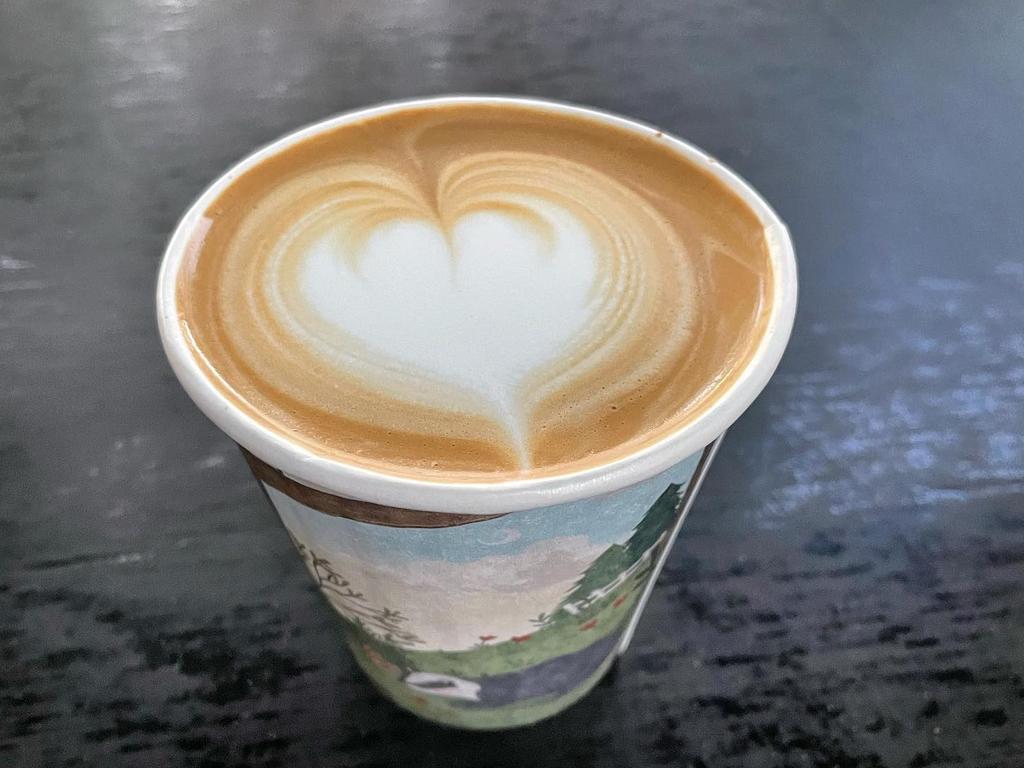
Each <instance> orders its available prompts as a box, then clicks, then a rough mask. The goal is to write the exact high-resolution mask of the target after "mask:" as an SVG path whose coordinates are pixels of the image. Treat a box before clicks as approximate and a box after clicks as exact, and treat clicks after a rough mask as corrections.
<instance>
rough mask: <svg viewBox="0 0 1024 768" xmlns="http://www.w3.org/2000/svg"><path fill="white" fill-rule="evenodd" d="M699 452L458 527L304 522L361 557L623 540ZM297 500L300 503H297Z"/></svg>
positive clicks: (309, 518)
mask: <svg viewBox="0 0 1024 768" xmlns="http://www.w3.org/2000/svg"><path fill="white" fill-rule="evenodd" d="M699 459H700V454H695V455H694V456H691V457H689V458H688V459H686V460H684V461H682V462H680V463H679V464H676V465H675V466H673V467H671V468H670V469H668V470H666V471H665V472H662V473H661V474H659V475H656V476H654V477H652V478H651V479H649V480H646V481H644V482H642V483H637V484H636V485H633V486H630V487H629V488H626V489H624V490H621V491H617V492H615V493H612V494H609V495H607V496H602V497H598V498H591V499H583V500H581V501H575V502H570V503H568V504H560V505H556V506H553V507H545V508H542V509H531V510H527V511H525V512H513V513H511V514H509V515H505V516H504V517H501V518H498V519H496V520H486V521H484V522H480V523H471V524H469V525H463V526H458V527H455V528H388V527H384V526H378V525H369V524H367V523H359V522H355V521H353V520H346V519H344V518H339V517H330V516H327V515H324V514H321V513H319V512H314V511H312V510H304V512H305V514H303V515H302V517H303V521H302V522H303V524H304V526H305V527H306V530H307V531H308V533H309V534H310V535H311V539H312V540H313V541H317V542H319V543H320V545H321V546H324V548H325V549H326V550H327V551H341V552H346V553H349V554H351V555H353V556H355V557H359V558H361V559H374V558H375V557H380V558H382V559H384V560H387V561H391V562H393V561H395V560H398V559H404V560H444V561H447V562H469V561H472V560H478V559H480V558H483V557H490V556H494V555H512V554H515V553H517V552H521V551H522V550H524V549H526V548H527V547H529V546H530V545H532V544H535V543H537V542H539V541H547V540H550V539H553V538H557V537H561V536H586V537H587V538H588V539H590V541H591V542H593V543H595V544H598V545H602V544H611V543H612V542H615V541H622V540H623V539H625V538H626V537H627V536H628V535H629V532H630V531H632V529H633V526H635V525H636V524H637V522H638V521H639V520H640V518H641V517H643V515H644V513H646V512H647V510H648V509H649V508H650V506H651V504H653V503H654V501H655V500H656V499H657V498H658V497H659V496H660V495H661V494H662V493H663V492H664V490H665V489H666V488H667V487H668V485H669V484H670V483H679V484H681V485H682V484H685V483H687V482H689V480H690V478H691V477H692V475H693V471H694V469H695V468H696V466H697V461H698V460H699ZM296 506H298V505H296Z"/></svg>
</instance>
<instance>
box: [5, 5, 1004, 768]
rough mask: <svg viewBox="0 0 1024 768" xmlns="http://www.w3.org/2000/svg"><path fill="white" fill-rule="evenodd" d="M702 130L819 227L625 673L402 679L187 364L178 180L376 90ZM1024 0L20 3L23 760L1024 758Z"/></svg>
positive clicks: (8, 723) (527, 762)
mask: <svg viewBox="0 0 1024 768" xmlns="http://www.w3.org/2000/svg"><path fill="white" fill-rule="evenodd" d="M444 92H484V93H489V92H490V93H493V92H499V93H520V94H533V95H539V96H546V97H552V98H557V99H564V100H570V101H576V102H581V103H586V104H591V105H595V106H597V107H601V108H604V109H608V110H613V111H616V112H621V113H624V114H627V115H632V116H635V117H638V118H640V119H643V120H645V121H648V122H651V123H654V124H656V125H658V126H660V127H662V128H664V129H665V130H667V131H671V132H673V133H677V134H679V135H681V136H683V137H685V138H687V139H689V140H691V141H692V142H694V143H696V144H698V145H699V146H701V147H703V148H705V149H707V150H708V151H710V152H711V153H713V154H714V155H716V156H718V157H719V158H720V159H721V160H722V161H723V162H725V163H727V164H729V165H731V166H732V167H733V168H735V169H736V170H737V171H738V172H740V173H741V174H742V175H743V176H745V177H746V178H748V179H749V180H750V181H751V182H752V183H753V184H754V185H755V186H756V187H757V188H758V189H759V190H760V191H761V192H763V193H764V195H765V196H766V197H767V198H768V199H769V200H770V201H771V202H772V203H773V205H774V206H775V207H776V208H777V209H778V211H779V213H780V214H781V216H782V218H783V219H785V220H786V221H787V223H788V224H789V226H790V228H791V230H792V234H793V238H794V241H795V243H796V248H797V253H798V258H799V262H800V272H801V279H802V284H801V299H800V309H799V313H798V317H797V324H796V328H795V331H794V334H793V339H792V343H791V345H790V348H789V351H788V352H787V354H786V357H785V359H784V360H783V362H782V365H781V367H780V369H779V371H778V374H777V375H776V376H775V378H774V379H773V380H772V382H771V384H770V385H769V386H768V388H767V389H766V390H765V392H764V394H763V395H762V396H761V397H760V398H759V399H758V401H757V402H756V403H755V405H754V406H753V407H752V408H751V409H750V411H749V412H748V413H747V414H746V415H745V416H743V418H742V419H741V420H740V421H739V422H738V423H737V424H736V425H735V427H734V428H733V429H732V430H731V432H730V434H729V436H728V439H727V440H726V442H725V444H724V447H723V448H722V450H721V452H720V454H719V456H718V458H717V460H716V462H715V464H714V466H713V467H712V468H711V472H710V475H709V477H708V479H707V482H706V484H705V487H704V490H703V492H702V494H701V496H700V497H699V498H698V500H697V502H696V505H695V507H694V509H693V512H692V514H691V516H690V517H689V519H688V520H687V522H686V525H685V526H684V529H683V534H682V537H681V539H680V541H679V543H678V545H677V546H676V547H675V549H674V551H673V552H672V555H671V558H670V560H669V562H668V565H667V567H666V569H665V571H664V573H663V574H662V576H661V579H660V582H659V584H658V586H657V589H656V591H655V593H654V596H653V598H652V601H651V604H650V606H649V607H648V609H647V612H646V615H645V616H644V619H643V621H642V623H641V625H640V628H639V631H638V634H637V636H636V640H635V642H634V644H633V646H632V648H631V650H630V652H629V653H628V655H626V656H625V657H624V658H623V659H622V661H621V663H620V665H619V667H618V669H617V671H616V673H615V674H613V675H612V676H611V677H609V678H607V679H606V680H605V681H603V682H602V684H601V686H600V687H599V688H598V689H597V690H596V691H595V692H594V693H593V694H592V695H590V696H589V697H588V698H586V699H585V700H584V701H583V702H581V703H580V704H578V705H577V706H575V707H573V708H571V709H570V710H568V711H567V712H565V713H563V714H562V715H559V716H557V717H555V718H554V719H551V720H549V721H546V722H543V723H541V724H539V725H536V726H534V727H530V728H525V729H521V730H518V731H512V732H506V733H463V732H458V731H452V730H446V729H442V728H439V727H436V726H433V725H430V724H428V723H424V722H421V721H419V720H417V719H416V718H414V717H412V716H411V715H408V714H406V713H404V712H402V711H399V710H398V709H396V708H394V707H393V706H392V705H390V704H388V703H387V702H386V701H384V700H383V699H382V698H381V697H380V696H379V695H377V694H376V693H375V691H374V689H373V688H372V687H371V685H370V684H369V683H368V682H367V680H366V679H364V677H363V676H362V674H361V673H360V672H359V670H358V669H357V667H356V665H355V663H354V662H353V660H352V658H351V657H350V656H349V655H348V652H347V651H346V650H345V649H344V646H343V643H342V638H341V627H340V623H339V622H338V621H337V620H336V619H335V617H334V615H333V614H332V612H331V610H330V609H329V608H328V606H327V604H326V603H325V601H324V600H323V599H322V597H321V596H320V595H319V594H318V593H317V592H316V591H315V589H314V587H313V584H312V581H311V580H310V578H309V576H308V575H307V574H306V573H305V571H304V570H303V566H302V564H301V562H300V559H299V557H298V556H297V554H296V553H295V552H294V551H293V548H292V545H291V543H290V542H289V540H288V537H287V536H286V535H285V532H284V529H283V528H282V527H281V525H280V523H279V522H278V520H277V518H276V516H275V515H274V513H273V512H272V510H271V509H270V508H268V507H267V506H266V504H265V502H264V501H263V500H262V498H261V497H260V494H259V492H258V491H257V487H256V485H255V483H254V482H253V481H252V479H251V478H250V476H249V472H248V470H247V468H246V466H245V463H244V462H243V460H242V458H241V456H240V455H239V453H238V451H237V450H236V449H235V447H234V446H233V445H232V443H231V442H230V441H229V440H227V439H226V438H225V437H224V436H223V435H222V434H220V433H219V432H218V431H217V430H216V429H215V428H214V427H213V426H212V425H211V424H210V423H208V422H207V421H206V420H205V419H204V418H203V417H202V416H201V415H200V414H199V412H198V411H197V410H196V409H195V408H194V407H193V406H192V404H191V403H190V402H189V400H188V399H187V398H186V396H185V394H184V393H183V391H182V390H181V389H180V387H179V386H178V384H177V383H176V381H175V379H174V377H173V375H172V373H171V371H170V369H169V367H168V366H167V364H166V363H165V361H164V358H163V355H162V352H161V349H160V344H159V341H158V338H157V332H156V327H155V321H154V308H153V292H154V280H155V275H156V270H157V265H158V262H159V259H160V256H161V252H162V249H163V246H164V243H165V241H166V239H167V237H168V234H169V233H170V231H171V229H172V227H173V226H174V224H175V222H176V220H177V217H178V216H179V215H180V214H181V213H182V212H183V210H184V209H185V207H186V206H187V204H188V203H189V202H190V201H191V200H192V199H193V198H194V197H195V196H196V195H197V194H198V193H199V192H200V191H201V190H202V189H203V188H204V186H205V185H206V184H207V183H209V182H210V181H211V180H212V179H213V178H214V177H216V176H217V175H218V174H219V172H220V171H222V170H223V169H224V168H225V167H227V165H229V164H230V163H232V162H233V161H235V160H237V159H239V158H240V157H241V156H242V155H244V154H246V153H247V152H248V151H249V150H251V149H252V148H254V147H256V146H258V145H260V144H263V143H265V142H267V141H268V140H270V139H273V138H274V137H276V136H278V135H280V134H282V133H284V132H286V131H288V130H290V129H293V128H295V127H297V126H300V125H303V124H305V123H308V122H310V121H313V120H316V119H319V118H322V117H325V116H328V115H331V114H334V113H337V112H340V111H344V110H347V109H350V108H354V107H357V106H362V105H367V104H371V103H373V102H378V101H382V100H387V99H395V98H400V97H408V96H415V95H423V94H435V93H444ZM1022 204H1024V5H1022V4H1021V3H1019V2H1016V0H1008V2H1002V3H997V2H985V1H981V0H979V1H978V2H973V3H969V4H968V3H960V2H927V3H925V2H913V1H912V0H906V1H904V2H891V1H890V0H849V2H845V1H843V0H826V1H824V2H801V1H798V0H785V1H784V0H772V1H765V2H752V1H751V0H696V1H694V2H681V0H637V1H636V2H619V1H618V0H594V1H593V2H578V0H565V1H564V2H562V1H556V2H544V3H540V2H537V3H526V2H524V3H508V2H504V0H478V1H477V2H472V3H471V2H461V1H460V0H416V2H390V1H387V0H375V2H346V3H336V2H327V1H326V0H325V1H324V2H308V3H281V2H272V1H271V0H266V1H263V0H259V1H257V2H241V0H222V1H219V2H215V3H202V2H192V0H164V1H162V2H159V1H148V2H144V1H143V0H120V1H119V2H114V1H113V0H91V1H90V2H76V3H61V2H51V1H50V0H3V2H0V765H3V766H16V767H19V768H20V767H21V766H75V765H89V766H92V765H95V766H122V765H125V766H173V765H181V766H207V767H213V766H242V765H249V766H287V767H288V768H297V767H298V766H311V765H337V766H367V767H369V766H391V765H395V766H405V765H411V766H417V767H419V766H438V767H439V768H448V767H449V766H472V767H473V768H478V767H480V766H546V765H551V766H559V767H560V768H564V767H565V766H615V767H616V768H618V767H619V766H653V765H670V766H695V767H700V766H716V767H717V766H744V767H747V766H754V767H755V768H756V767H758V766H765V767H768V766H827V767H831V766H838V767H840V768H851V767H853V766H901V767H907V768H924V767H925V766H971V767H972V768H984V767H986V766H1014V767H1016V766H1021V765H1024V438H1022V435H1024V407H1022V404H1024V212H1022Z"/></svg>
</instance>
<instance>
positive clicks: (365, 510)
mask: <svg viewBox="0 0 1024 768" xmlns="http://www.w3.org/2000/svg"><path fill="white" fill-rule="evenodd" d="M239 448H240V449H241V451H242V456H244V457H245V460H246V462H247V463H248V464H249V469H251V470H252V473H253V474H254V475H255V476H256V479H257V480H259V481H260V482H263V483H266V484H267V485H269V486H270V487H272V488H274V489H276V490H278V491H280V492H281V493H283V494H284V495H285V496H288V497H290V498H292V499H294V500H295V501H297V502H299V503H300V504H302V505H304V506H307V507H310V508H311V509H315V510H316V511H317V512H323V513H324V514H325V515H331V516H333V517H344V518H347V519H349V520H355V521H357V522H360V523H370V524H372V525H385V526H388V527H390V528H454V527H455V526H458V525H469V524H470V523H479V522H482V521H484V520H494V519H495V518H497V517H504V514H500V515H464V514H455V513H449V512H424V511H421V510H416V509H402V508H401V507H387V506H384V505H381V504H373V503H371V502H369V501H356V500H355V499H346V498H343V497H341V496H335V495H333V494H330V493H327V492H325V491H318V490H316V489H315V488H310V487H309V486H306V485H303V484H302V483H300V482H297V481H296V480H292V479H291V478H290V477H288V476H287V475H285V474H284V473H283V472H281V470H279V469H275V468H274V467H272V466H270V465H269V464H267V463H266V462H265V461H263V460H262V459H260V458H257V457H256V456H253V455H252V454H251V453H249V451H247V450H245V448H242V447H241V446H239Z"/></svg>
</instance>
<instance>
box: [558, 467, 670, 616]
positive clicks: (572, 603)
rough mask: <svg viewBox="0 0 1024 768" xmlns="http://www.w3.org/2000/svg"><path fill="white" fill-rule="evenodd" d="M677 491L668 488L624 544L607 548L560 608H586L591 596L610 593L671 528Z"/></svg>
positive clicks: (581, 575) (575, 584)
mask: <svg viewBox="0 0 1024 768" xmlns="http://www.w3.org/2000/svg"><path fill="white" fill-rule="evenodd" d="M679 488H680V486H679V485H677V484H672V485H669V487H668V488H666V489H665V492H664V493H662V494H661V496H659V497H658V499H657V501H655V502H654V504H652V505H651V508H650V509H648V510H647V512H646V514H644V516H643V517H642V518H641V519H640V522H638V523H637V524H636V526H635V527H634V528H633V532H632V533H631V534H630V536H629V538H628V539H627V540H626V543H625V544H611V545H610V546H609V547H608V548H607V549H606V550H605V551H604V552H602V553H601V554H600V555H599V556H598V558H597V559H596V560H594V562H592V563H591V564H590V565H589V566H588V567H587V570H585V571H584V572H583V573H582V574H580V577H579V578H578V579H577V580H576V582H575V583H574V584H573V585H572V589H571V590H570V591H569V594H568V595H566V596H565V599H563V600H562V603H561V606H560V607H562V608H564V607H566V606H569V607H570V608H575V609H576V610H579V609H581V608H586V607H588V606H589V604H590V602H591V600H592V599H593V596H594V595H598V596H601V595H602V593H603V592H604V591H605V590H609V589H610V590H612V591H614V589H615V588H616V587H617V586H618V584H617V583H616V582H617V581H619V580H620V577H621V575H622V574H623V573H624V572H625V571H627V570H629V569H630V568H631V567H632V566H633V565H635V564H636V563H638V562H639V561H640V559H641V558H642V557H644V556H645V555H647V554H648V553H649V552H650V550H651V548H652V547H654V546H655V545H656V544H657V543H658V542H659V540H661V538H662V536H663V535H664V534H665V533H666V531H667V530H668V527H669V526H670V525H671V524H672V521H673V520H674V519H675V514H676V510H677V508H678V506H679ZM651 559H653V558H651Z"/></svg>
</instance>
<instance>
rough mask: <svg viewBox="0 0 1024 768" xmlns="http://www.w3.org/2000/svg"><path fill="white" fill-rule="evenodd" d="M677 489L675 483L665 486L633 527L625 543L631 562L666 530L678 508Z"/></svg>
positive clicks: (651, 545) (656, 541)
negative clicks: (663, 490)
mask: <svg viewBox="0 0 1024 768" xmlns="http://www.w3.org/2000/svg"><path fill="white" fill-rule="evenodd" d="M679 489H680V486H679V485H678V484H677V483H672V484H671V485H670V486H669V487H668V488H666V489H665V492H664V493H663V494H661V496H659V497H658V500H657V501H655V502H654V504H652V505H651V508H650V509H649V510H647V514H645V515H644V516H643V517H642V518H641V519H640V522H639V523H637V524H636V527H635V528H633V533H632V534H630V536H629V539H627V540H626V545H625V546H626V552H627V553H628V556H629V559H630V561H631V562H636V561H637V560H638V559H640V558H641V557H643V555H644V553H645V552H647V551H648V550H649V549H650V548H651V547H653V546H654V545H655V544H657V543H658V540H659V539H660V538H661V536H662V534H664V533H666V532H667V531H668V528H669V526H670V525H671V524H672V522H673V521H674V520H675V517H676V511H677V510H678V509H679Z"/></svg>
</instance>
